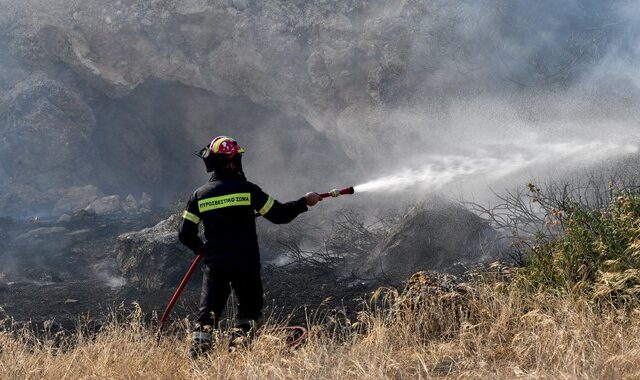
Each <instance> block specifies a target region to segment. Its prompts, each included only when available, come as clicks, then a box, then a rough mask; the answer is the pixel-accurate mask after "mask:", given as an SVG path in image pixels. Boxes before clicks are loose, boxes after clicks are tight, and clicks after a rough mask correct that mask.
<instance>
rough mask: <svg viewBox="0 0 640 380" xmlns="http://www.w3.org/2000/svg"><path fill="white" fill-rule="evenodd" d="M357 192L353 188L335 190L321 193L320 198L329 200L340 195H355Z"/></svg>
mask: <svg viewBox="0 0 640 380" xmlns="http://www.w3.org/2000/svg"><path fill="white" fill-rule="evenodd" d="M354 192H355V191H354V190H353V186H351V187H345V188H344V189H341V190H338V189H333V190H331V191H329V192H327V193H321V194H320V196H321V197H322V198H329V197H333V198H335V197H337V196H339V195H347V194H353V193H354Z"/></svg>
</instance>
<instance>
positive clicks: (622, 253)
mask: <svg viewBox="0 0 640 380" xmlns="http://www.w3.org/2000/svg"><path fill="white" fill-rule="evenodd" d="M564 218H565V220H564V221H565V233H564V235H563V236H561V237H558V238H556V239H554V240H551V241H548V242H543V243H540V244H539V245H537V246H535V247H534V248H533V250H532V252H531V255H530V257H529V261H528V263H527V265H526V266H525V268H524V269H523V270H522V271H521V272H520V276H519V278H518V282H517V283H518V284H519V285H524V286H526V287H527V288H528V289H533V290H534V291H560V292H563V293H564V292H566V293H571V294H578V295H585V296H588V297H589V298H590V299H592V300H594V301H597V302H611V303H613V304H615V305H616V306H619V305H631V304H633V305H636V304H637V303H638V300H639V299H640V298H639V297H638V295H639V293H640V194H633V193H625V194H621V195H619V196H617V197H615V199H614V200H613V201H612V202H611V203H610V204H609V206H608V208H607V209H605V210H592V209H591V210H590V209H584V208H581V207H579V206H577V205H571V206H569V207H568V210H566V215H565V216H564Z"/></svg>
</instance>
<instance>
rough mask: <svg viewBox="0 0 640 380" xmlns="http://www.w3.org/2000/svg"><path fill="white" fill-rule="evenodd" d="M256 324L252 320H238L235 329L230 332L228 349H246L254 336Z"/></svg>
mask: <svg viewBox="0 0 640 380" xmlns="http://www.w3.org/2000/svg"><path fill="white" fill-rule="evenodd" d="M257 329H258V323H257V322H256V321H254V320H253V319H240V320H239V321H238V323H237V324H236V327H235V328H233V329H232V330H231V339H230V341H229V349H230V350H233V349H235V348H239V347H247V346H248V345H249V344H250V343H251V341H252V340H253V339H254V338H255V336H256V330H257Z"/></svg>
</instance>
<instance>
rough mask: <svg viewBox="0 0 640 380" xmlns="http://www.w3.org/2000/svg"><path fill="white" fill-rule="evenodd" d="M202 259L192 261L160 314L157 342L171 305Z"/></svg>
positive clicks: (198, 257) (200, 257)
mask: <svg viewBox="0 0 640 380" xmlns="http://www.w3.org/2000/svg"><path fill="white" fill-rule="evenodd" d="M202 258H204V255H197V256H196V258H195V259H193V262H192V263H191V266H190V267H189V270H188V271H187V274H185V275H184V277H183V278H182V281H181V282H180V285H178V289H176V291H175V292H174V293H173V296H172V297H171V300H170V301H169V304H168V305H167V307H166V308H165V309H164V313H162V318H160V326H159V327H158V341H160V334H162V328H163V327H164V323H165V322H166V321H167V318H169V314H171V310H172V309H173V305H175V304H176V302H177V301H178V298H180V294H182V291H183V290H184V287H185V286H187V283H188V282H189V279H190V278H191V276H192V275H193V272H195V270H196V268H197V267H198V265H199V264H200V261H202Z"/></svg>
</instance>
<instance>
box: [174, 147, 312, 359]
mask: <svg viewBox="0 0 640 380" xmlns="http://www.w3.org/2000/svg"><path fill="white" fill-rule="evenodd" d="M243 153H244V149H242V148H241V147H240V146H239V145H238V143H237V142H236V141H235V140H234V139H232V138H230V137H226V136H218V137H216V138H214V139H213V141H211V143H210V144H209V145H208V146H206V147H205V148H203V149H202V150H201V151H200V152H198V153H197V155H198V156H200V157H201V158H202V159H203V160H204V162H205V165H206V167H207V172H208V173H209V172H213V175H212V176H211V178H210V179H209V182H207V183H206V184H205V185H203V186H201V187H200V188H198V189H197V190H196V191H195V192H194V193H193V194H192V195H191V198H190V199H189V201H188V202H187V206H186V208H185V210H184V212H183V215H182V218H183V219H182V224H181V226H180V231H179V239H180V241H181V242H182V243H183V244H184V245H186V246H187V247H188V248H189V249H191V250H192V251H193V252H194V253H195V254H196V255H204V259H203V262H204V265H203V271H204V276H203V279H202V292H201V295H200V309H199V312H198V316H197V320H196V325H195V329H194V332H193V334H192V354H194V355H197V354H198V353H201V352H203V351H206V350H207V349H208V348H209V347H211V345H212V344H213V335H212V333H214V332H215V330H216V329H217V328H218V324H219V322H220V316H221V315H222V311H223V310H224V307H225V304H226V302H227V298H228V297H229V294H230V292H231V289H232V288H233V290H234V291H235V294H236V297H237V300H238V314H237V326H236V328H238V329H240V331H242V332H243V333H245V334H251V333H252V332H253V331H255V329H256V326H257V321H258V318H260V316H261V310H262V305H263V292H262V279H261V277H260V252H259V249H258V238H257V234H256V222H255V220H256V217H257V216H262V217H264V218H265V219H267V220H269V221H270V222H272V223H277V224H282V223H289V222H290V221H292V220H293V219H294V218H296V217H297V216H298V215H300V214H301V213H303V212H305V211H307V207H308V206H314V205H315V204H316V203H318V202H319V201H321V200H322V198H321V197H320V195H318V194H317V193H307V194H306V195H305V196H304V197H301V198H300V199H298V200H295V201H292V202H287V203H280V202H278V201H277V200H275V199H274V198H272V197H270V196H269V195H267V194H266V193H265V192H263V191H262V190H261V189H260V187H258V186H257V185H255V184H253V183H251V182H249V181H247V179H246V177H245V175H244V173H243V172H242V161H241V159H242V154H243ZM200 223H202V224H203V225H204V236H205V240H206V241H204V242H203V241H202V240H201V239H200V238H199V237H198V225H199V224H200Z"/></svg>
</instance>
